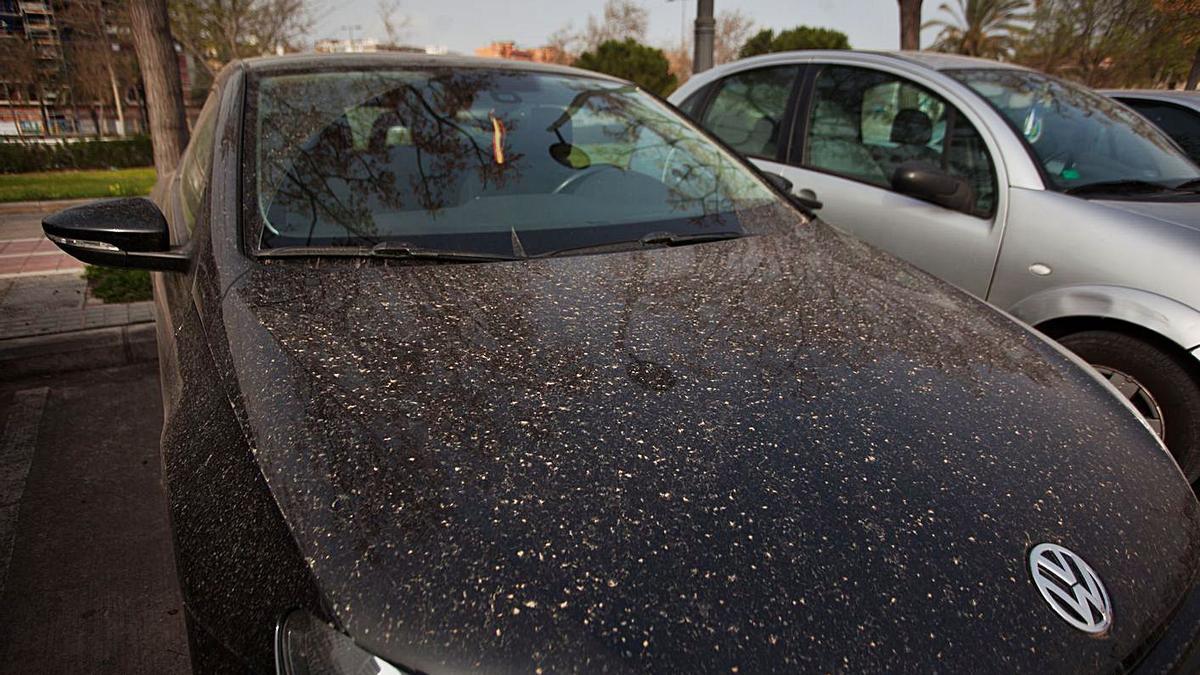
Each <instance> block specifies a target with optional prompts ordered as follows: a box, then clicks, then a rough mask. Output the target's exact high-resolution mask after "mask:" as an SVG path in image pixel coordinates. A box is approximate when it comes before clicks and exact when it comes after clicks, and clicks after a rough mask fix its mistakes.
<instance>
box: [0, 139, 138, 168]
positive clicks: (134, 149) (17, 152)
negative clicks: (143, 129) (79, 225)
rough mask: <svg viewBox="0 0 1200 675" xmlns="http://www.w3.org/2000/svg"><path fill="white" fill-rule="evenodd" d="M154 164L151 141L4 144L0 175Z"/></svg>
mask: <svg viewBox="0 0 1200 675" xmlns="http://www.w3.org/2000/svg"><path fill="white" fill-rule="evenodd" d="M151 164H154V150H153V149H152V148H151V147H150V138H149V137H147V136H138V137H135V138H127V139H121V140H114V141H101V140H86V141H75V142H70V143H68V142H65V141H57V142H54V143H30V142H27V141H9V142H3V143H0V173H27V172H30V171H54V170H57V169H126V168H130V167H136V166H150V165H151Z"/></svg>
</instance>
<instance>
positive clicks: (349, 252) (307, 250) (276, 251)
mask: <svg viewBox="0 0 1200 675" xmlns="http://www.w3.org/2000/svg"><path fill="white" fill-rule="evenodd" d="M259 255H260V256H262V257H267V258H305V257H326V256H333V257H380V258H406V259H409V260H432V261H442V262H495V261H501V260H519V259H520V258H517V257H516V256H512V255H504V254H500V253H476V252H474V251H461V250H457V249H441V248H425V247H422V246H414V245H412V244H409V243H406V242H399V241H385V242H381V243H378V244H375V245H374V246H372V247H370V248H365V247H358V246H285V247H281V248H273V249H267V250H266V251H262V252H261V253H259Z"/></svg>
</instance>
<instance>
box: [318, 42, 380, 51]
mask: <svg viewBox="0 0 1200 675" xmlns="http://www.w3.org/2000/svg"><path fill="white" fill-rule="evenodd" d="M316 50H317V53H319V54H347V53H354V54H362V53H367V54H370V53H373V52H377V51H379V40H376V39H375V38H363V39H360V40H335V39H328V38H327V39H325V40H317V44H316Z"/></svg>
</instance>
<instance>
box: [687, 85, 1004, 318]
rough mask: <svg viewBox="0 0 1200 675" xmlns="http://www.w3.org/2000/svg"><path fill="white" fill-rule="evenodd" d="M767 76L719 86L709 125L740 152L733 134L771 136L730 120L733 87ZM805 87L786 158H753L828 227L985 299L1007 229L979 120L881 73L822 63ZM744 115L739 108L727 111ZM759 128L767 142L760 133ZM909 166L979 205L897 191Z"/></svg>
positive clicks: (927, 90)
mask: <svg viewBox="0 0 1200 675" xmlns="http://www.w3.org/2000/svg"><path fill="white" fill-rule="evenodd" d="M774 68H776V69H778V68H779V66H775V67H774ZM763 70H764V71H765V70H769V69H766V68H764V69H763ZM765 77H766V74H765V73H763V72H761V71H743V72H739V73H735V74H733V75H731V76H730V77H728V78H726V79H725V80H722V81H721V82H719V83H717V84H716V85H715V86H716V87H717V89H716V90H715V92H714V93H713V94H711V95H710V97H709V100H708V104H707V107H706V109H705V110H704V113H703V114H702V115H701V116H700V119H701V121H702V123H703V124H704V125H705V126H706V127H707V128H708V129H709V130H710V131H712V132H713V133H714V134H716V135H717V136H718V137H720V138H722V139H723V140H725V141H726V142H727V143H730V144H731V145H733V146H734V147H735V148H737V149H739V150H743V145H744V143H742V142H738V141H739V139H737V138H733V137H732V133H733V132H734V131H738V132H739V133H742V134H744V135H745V138H746V140H747V141H750V142H751V143H750V144H751V145H754V144H755V143H757V140H758V139H760V138H761V137H762V133H763V132H764V131H765V130H766V129H765V128H764V127H763V126H762V125H761V124H760V123H759V122H757V121H754V122H753V125H754V126H750V125H751V120H752V118H751V117H747V118H746V119H745V121H743V123H742V126H741V127H740V128H738V127H737V126H736V125H735V124H734V123H733V122H732V121H729V120H728V117H730V115H728V114H726V113H723V108H722V105H721V104H722V93H723V92H724V91H729V92H730V95H729V98H731V99H732V98H733V94H735V93H736V92H737V91H738V90H737V89H734V88H732V86H731V85H732V83H733V82H737V81H752V80H754V79H755V78H758V79H759V80H761V79H764V78H765ZM800 89H801V90H802V91H800V92H798V93H797V94H796V95H793V96H792V97H791V101H792V103H793V106H794V108H793V109H794V110H796V114H795V115H794V121H793V122H792V123H791V124H790V125H789V123H788V122H786V120H787V119H788V118H789V116H785V117H784V120H785V122H784V123H783V124H782V126H783V127H786V128H787V129H788V138H787V141H788V142H787V146H788V148H787V150H786V151H785V152H778V153H777V154H776V155H775V156H774V157H771V156H767V155H762V154H754V153H747V154H749V155H750V156H751V158H752V159H753V160H754V161H755V163H756V164H758V165H759V166H760V167H761V168H763V169H764V170H767V171H772V172H776V173H780V174H782V175H783V176H785V177H786V178H788V179H789V180H791V181H792V183H793V185H794V186H795V188H796V189H802V188H808V189H811V190H813V191H814V192H815V193H816V196H817V199H819V200H820V201H822V202H823V203H824V208H822V209H821V211H820V216H821V219H822V220H824V221H826V222H828V223H830V224H831V225H833V226H835V227H837V228H839V229H842V230H845V231H848V232H850V233H852V234H854V235H856V236H858V237H860V238H862V239H864V240H866V241H868V242H870V243H872V244H874V245H876V246H879V247H880V248H883V249H884V250H887V251H889V252H891V253H893V254H894V255H897V256H899V257H901V258H904V259H905V260H908V261H909V262H912V263H913V264H915V265H917V266H918V267H921V268H922V269H924V270H926V271H928V272H930V273H932V274H934V275H936V276H939V277H941V278H943V279H945V280H947V281H949V282H951V283H953V284H955V285H957V286H959V287H961V288H963V289H965V290H967V291H969V292H971V293H974V294H976V295H978V296H980V297H986V295H987V292H988V287H989V284H990V282H991V278H992V272H993V269H994V267H995V262H996V256H997V253H998V251H999V248H1000V238H1001V236H1002V230H1003V227H1002V225H1003V213H1004V208H1003V204H1002V200H1001V199H1000V197H1001V193H1000V191H999V186H1000V185H1002V184H1003V183H1002V182H1001V180H1000V177H999V176H998V174H997V167H996V164H997V163H996V162H994V161H993V159H992V157H993V155H994V153H995V150H994V149H993V147H992V145H991V143H990V141H989V140H987V139H986V137H985V136H984V135H982V134H980V133H979V131H978V130H977V127H976V124H975V122H974V121H973V120H972V119H971V118H970V117H968V116H967V115H965V114H963V112H962V111H961V107H960V106H955V105H954V104H952V103H951V102H950V101H949V100H948V97H947V96H944V95H941V94H939V93H937V92H935V91H934V90H933V89H932V88H931V87H929V86H926V85H923V84H920V83H918V82H915V81H913V80H912V79H910V78H908V77H905V76H903V75H900V74H897V73H893V72H888V71H884V70H879V69H875V68H868V67H863V66H859V65H848V64H834V63H828V64H811V65H809V66H808V72H807V74H806V76H805V77H804V85H803V86H802V87H801V88H800ZM777 98H778V96H776V97H775V98H772V99H771V100H772V101H774V100H776V99H777ZM734 108H735V105H734V102H733V101H730V102H728V103H725V105H724V109H734ZM714 109H717V112H716V114H714ZM755 130H757V132H758V135H757V136H756V135H754V134H753V133H750V132H751V131H755ZM772 149H774V148H773V146H772V145H770V144H766V145H764V147H763V150H764V151H765V152H766V153H769V152H770V151H771V150H772ZM743 151H745V150H743ZM908 161H920V162H924V163H928V164H931V165H933V166H934V167H936V168H938V169H941V170H943V171H945V172H947V173H950V174H952V175H955V176H959V177H962V178H964V179H966V180H967V182H968V183H969V184H970V185H971V187H972V190H973V191H974V199H973V200H972V204H971V207H970V208H969V209H967V210H965V211H955V210H951V209H948V208H945V207H942V206H938V205H936V204H933V203H930V202H926V201H922V200H920V199H916V198H914V197H910V196H907V195H904V194H901V193H899V192H897V191H895V190H894V189H892V187H891V180H890V179H891V176H892V174H893V172H894V171H895V168H896V167H897V166H898V165H899V164H901V163H904V162H908Z"/></svg>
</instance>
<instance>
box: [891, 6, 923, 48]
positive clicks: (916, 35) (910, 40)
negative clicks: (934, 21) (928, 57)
mask: <svg viewBox="0 0 1200 675" xmlns="http://www.w3.org/2000/svg"><path fill="white" fill-rule="evenodd" d="M896 1H897V2H899V3H900V49H907V50H912V51H916V50H918V49H920V48H921V2H922V0H896Z"/></svg>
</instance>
